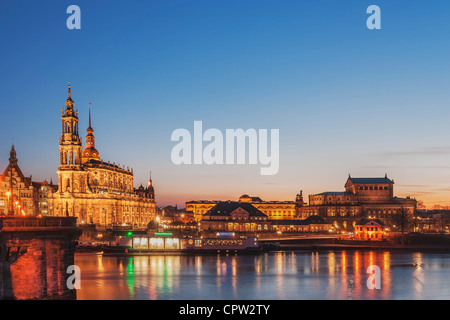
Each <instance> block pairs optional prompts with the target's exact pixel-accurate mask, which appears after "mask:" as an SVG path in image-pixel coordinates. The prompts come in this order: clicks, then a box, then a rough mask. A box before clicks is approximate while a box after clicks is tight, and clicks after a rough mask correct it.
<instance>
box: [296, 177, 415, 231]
mask: <svg viewBox="0 0 450 320" xmlns="http://www.w3.org/2000/svg"><path fill="white" fill-rule="evenodd" d="M416 208H417V201H416V199H411V198H410V197H406V198H399V197H395V196H394V180H391V179H389V178H388V177H387V175H385V177H384V178H352V177H351V176H350V175H349V177H348V179H347V181H346V183H345V191H343V192H323V193H319V194H313V195H310V196H309V205H304V206H302V207H301V208H300V210H299V215H300V217H301V218H302V219H306V218H307V217H309V216H320V217H323V218H325V219H326V220H328V221H330V222H332V224H333V227H335V228H337V229H342V230H353V229H354V227H355V225H356V223H357V221H358V220H360V219H361V218H368V219H380V220H381V221H382V222H384V223H385V224H386V225H387V226H390V227H394V228H395V227H396V225H395V223H396V221H398V217H399V216H400V215H401V214H406V215H407V216H409V217H412V216H413V215H414V213H415V211H416Z"/></svg>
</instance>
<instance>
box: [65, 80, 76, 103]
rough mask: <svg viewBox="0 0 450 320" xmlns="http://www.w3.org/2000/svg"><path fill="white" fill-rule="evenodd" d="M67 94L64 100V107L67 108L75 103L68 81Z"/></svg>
mask: <svg viewBox="0 0 450 320" xmlns="http://www.w3.org/2000/svg"><path fill="white" fill-rule="evenodd" d="M68 91H69V96H68V97H67V100H66V107H67V109H72V108H73V106H74V105H75V102H74V101H73V100H72V89H71V88H70V82H69V89H68Z"/></svg>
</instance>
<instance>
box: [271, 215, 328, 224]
mask: <svg viewBox="0 0 450 320" xmlns="http://www.w3.org/2000/svg"><path fill="white" fill-rule="evenodd" d="M271 222H272V225H278V226H299V225H305V226H306V225H310V224H330V223H329V222H327V221H325V220H324V219H323V218H322V217H319V216H309V217H308V218H306V219H304V220H271Z"/></svg>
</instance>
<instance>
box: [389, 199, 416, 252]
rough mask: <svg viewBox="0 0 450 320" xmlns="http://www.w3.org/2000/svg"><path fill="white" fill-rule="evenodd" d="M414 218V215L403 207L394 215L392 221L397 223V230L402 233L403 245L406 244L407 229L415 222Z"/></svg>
mask: <svg viewBox="0 0 450 320" xmlns="http://www.w3.org/2000/svg"><path fill="white" fill-rule="evenodd" d="M412 220H413V219H412V216H411V215H410V214H408V210H406V209H405V208H403V207H402V208H401V209H400V210H398V211H397V213H396V214H394V215H393V216H392V222H393V223H394V224H395V228H396V230H398V231H400V232H401V233H402V245H403V244H404V234H405V231H407V230H409V228H410V227H411V225H412V224H413V221H412Z"/></svg>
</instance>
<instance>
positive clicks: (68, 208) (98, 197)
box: [48, 85, 156, 227]
mask: <svg viewBox="0 0 450 320" xmlns="http://www.w3.org/2000/svg"><path fill="white" fill-rule="evenodd" d="M74 106H75V103H74V101H73V100H72V97H71V88H70V85H69V96H68V98H67V100H66V102H65V108H64V107H63V109H62V114H61V120H62V133H61V137H60V140H59V154H60V157H59V158H60V164H59V167H58V171H57V173H58V189H57V191H56V192H52V193H51V194H50V195H49V197H48V202H49V212H50V215H53V216H75V217H78V223H93V224H96V225H100V226H105V227H109V226H114V225H123V224H127V225H129V226H133V227H145V226H146V225H147V224H148V223H149V222H150V221H152V220H153V219H154V218H155V215H156V202H155V191H154V188H153V185H152V180H151V177H150V180H149V182H148V186H147V187H145V188H144V187H143V186H142V185H141V187H140V188H138V189H134V186H133V169H130V168H129V167H125V165H123V166H121V165H120V164H116V163H111V162H109V161H108V162H105V161H103V160H102V159H101V157H100V153H99V152H98V150H97V149H96V146H95V136H94V129H93V128H92V122H91V109H90V104H89V127H88V128H87V135H86V148H85V149H84V150H83V146H82V141H81V138H80V136H79V127H78V121H79V119H78V110H74Z"/></svg>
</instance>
